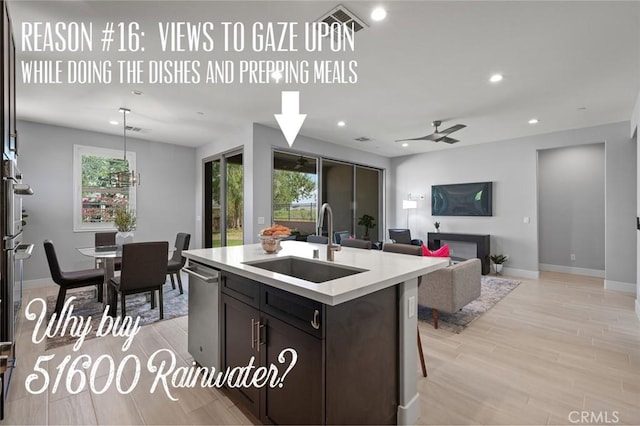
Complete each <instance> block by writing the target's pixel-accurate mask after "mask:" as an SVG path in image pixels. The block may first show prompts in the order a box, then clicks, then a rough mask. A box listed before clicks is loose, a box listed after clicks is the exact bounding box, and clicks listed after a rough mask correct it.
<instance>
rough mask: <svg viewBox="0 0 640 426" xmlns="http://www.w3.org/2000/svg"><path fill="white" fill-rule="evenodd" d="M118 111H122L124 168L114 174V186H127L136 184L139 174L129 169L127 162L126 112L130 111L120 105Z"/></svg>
mask: <svg viewBox="0 0 640 426" xmlns="http://www.w3.org/2000/svg"><path fill="white" fill-rule="evenodd" d="M119 112H121V113H122V123H123V124H122V135H123V138H124V157H123V160H124V166H125V170H124V171H121V172H117V173H115V174H114V179H113V180H114V186H116V187H127V186H136V184H137V183H138V181H139V176H137V175H136V173H135V171H134V170H131V171H129V163H128V162H127V114H129V113H130V112H131V110H130V109H129V108H124V107H120V110H119Z"/></svg>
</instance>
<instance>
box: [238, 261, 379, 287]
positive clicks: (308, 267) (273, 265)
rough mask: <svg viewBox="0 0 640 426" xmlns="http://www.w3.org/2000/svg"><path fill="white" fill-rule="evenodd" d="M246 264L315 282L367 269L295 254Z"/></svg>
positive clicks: (346, 275)
mask: <svg viewBox="0 0 640 426" xmlns="http://www.w3.org/2000/svg"><path fill="white" fill-rule="evenodd" d="M245 265H250V266H253V267H256V268H261V269H266V270H268V271H271V272H276V273H278V274H282V275H288V276H291V277H295V278H299V279H301V280H305V281H311V282H314V283H323V282H325V281H331V280H335V279H338V278H343V277H348V276H349V275H355V274H359V273H361V272H366V271H367V270H366V269H358V268H350V267H347V266H337V265H332V264H328V263H325V262H319V261H312V260H308V259H303V258H300V257H293V256H288V257H279V258H277V259H273V260H256V261H253V262H245Z"/></svg>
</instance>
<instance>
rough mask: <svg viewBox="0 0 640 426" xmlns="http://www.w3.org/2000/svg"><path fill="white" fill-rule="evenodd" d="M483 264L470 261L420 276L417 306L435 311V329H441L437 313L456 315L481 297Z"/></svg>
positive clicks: (474, 260)
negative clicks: (455, 313)
mask: <svg viewBox="0 0 640 426" xmlns="http://www.w3.org/2000/svg"><path fill="white" fill-rule="evenodd" d="M481 276H482V264H481V262H480V259H468V260H465V261H464V262H460V263H456V264H454V265H451V266H448V267H446V268H442V269H438V270H437V271H434V272H431V273H430V274H427V275H423V276H422V277H420V280H419V281H418V282H419V287H418V304H420V305H423V306H428V307H430V308H431V309H432V310H433V326H434V327H435V328H438V312H439V311H442V312H447V313H453V312H456V311H458V310H459V309H461V308H462V307H463V306H464V305H466V304H467V303H469V302H471V301H473V300H475V299H477V298H478V297H480V279H481Z"/></svg>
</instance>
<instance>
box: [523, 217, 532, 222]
mask: <svg viewBox="0 0 640 426" xmlns="http://www.w3.org/2000/svg"><path fill="white" fill-rule="evenodd" d="M522 222H524V223H530V222H531V218H530V217H529V216H525V217H524V218H523V219H522Z"/></svg>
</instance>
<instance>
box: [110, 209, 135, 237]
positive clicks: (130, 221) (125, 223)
mask: <svg viewBox="0 0 640 426" xmlns="http://www.w3.org/2000/svg"><path fill="white" fill-rule="evenodd" d="M113 224H114V225H115V226H116V229H117V230H118V233H117V234H116V245H117V246H122V244H127V243H131V242H133V231H134V230H135V229H136V214H135V212H134V211H133V210H129V209H127V208H126V207H116V208H115V210H114V215H113Z"/></svg>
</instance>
